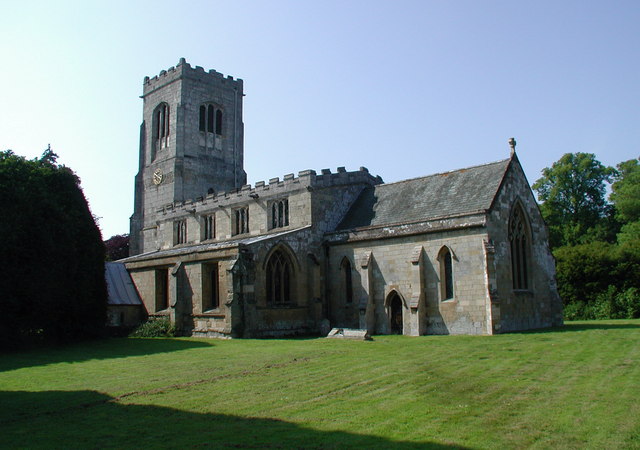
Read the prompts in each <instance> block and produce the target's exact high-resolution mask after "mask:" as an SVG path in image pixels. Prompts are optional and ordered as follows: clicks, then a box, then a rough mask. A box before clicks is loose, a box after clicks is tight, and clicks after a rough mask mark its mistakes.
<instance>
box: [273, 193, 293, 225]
mask: <svg viewBox="0 0 640 450" xmlns="http://www.w3.org/2000/svg"><path fill="white" fill-rule="evenodd" d="M288 225H289V200H287V199H286V198H285V199H283V200H276V201H274V202H273V203H271V228H282V227H286V226H288Z"/></svg>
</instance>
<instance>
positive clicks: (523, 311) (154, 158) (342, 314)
mask: <svg viewBox="0 0 640 450" xmlns="http://www.w3.org/2000/svg"><path fill="white" fill-rule="evenodd" d="M142 98H143V102H144V106H143V122H142V125H141V127H140V160H139V172H138V174H137V175H136V179H135V205H134V213H133V215H132V217H131V233H130V238H131V252H130V256H129V257H128V258H126V259H124V260H121V262H122V263H124V265H125V267H126V269H127V271H128V272H129V274H130V275H131V278H132V280H133V282H134V284H135V287H136V289H137V291H138V293H139V295H140V298H141V299H142V303H143V305H144V308H145V310H146V313H147V315H148V316H149V317H167V318H169V319H170V320H171V322H172V323H174V324H175V326H176V328H177V330H178V331H179V332H180V333H181V334H183V335H191V336H211V337H270V336H291V335H300V334H307V335H309V334H316V335H319V334H326V333H327V332H328V331H329V329H330V328H332V327H343V328H359V329H365V330H367V331H368V332H369V333H370V334H388V333H397V334H405V335H412V336H418V335H425V334H484V335H491V334H496V333H503V332H508V331H516V330H527V329H533V328H543V327H551V326H557V325H561V324H562V302H561V300H560V297H559V296H558V292H557V289H556V282H555V263H554V259H553V257H552V255H551V252H550V250H549V245H548V237H547V229H546V226H545V224H544V222H543V220H542V217H541V215H540V211H539V209H538V205H537V203H536V200H535V198H534V196H533V193H532V191H531V189H530V187H529V184H528V182H527V180H526V178H525V175H524V172H523V170H522V167H521V166H520V162H519V161H518V158H517V156H516V153H515V141H514V140H511V141H510V144H511V154H510V157H509V158H507V159H504V160H502V161H496V162H491V163H487V164H483V165H480V166H475V167H468V168H465V169H461V170H455V171H452V172H446V173H439V174H435V175H428V176H425V177H421V178H414V179H410V180H404V181H400V182H396V183H384V182H383V180H382V179H381V178H380V177H379V176H375V175H372V174H370V173H369V171H368V170H367V169H366V168H364V167H360V169H359V170H355V171H347V170H346V169H345V168H344V167H338V168H337V170H335V171H331V170H329V169H323V170H321V171H320V172H316V171H314V170H303V171H301V172H298V173H297V174H287V175H284V176H283V177H282V178H279V177H278V178H272V179H270V180H268V182H265V181H259V182H257V183H255V185H254V186H251V185H248V184H246V173H245V171H244V169H243V161H244V146H243V130H244V124H243V121H242V101H243V83H242V80H240V79H234V78H233V77H231V76H227V77H224V76H223V75H222V74H220V73H218V72H216V71H214V70H210V71H205V70H204V69H203V68H202V67H198V66H196V67H191V66H190V65H189V64H188V63H187V62H186V61H185V60H184V58H183V59H181V60H180V62H179V63H178V65H177V66H175V67H171V68H170V69H169V70H167V71H164V70H163V71H162V72H160V74H159V75H158V76H155V77H153V78H148V77H146V78H145V79H144V92H143V95H142Z"/></svg>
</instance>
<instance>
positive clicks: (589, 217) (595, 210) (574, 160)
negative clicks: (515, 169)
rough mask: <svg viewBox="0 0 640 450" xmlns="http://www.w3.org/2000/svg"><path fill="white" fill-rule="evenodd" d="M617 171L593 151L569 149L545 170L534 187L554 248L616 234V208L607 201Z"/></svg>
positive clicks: (602, 238)
mask: <svg viewBox="0 0 640 450" xmlns="http://www.w3.org/2000/svg"><path fill="white" fill-rule="evenodd" d="M614 174H615V169H613V168H611V167H608V166H604V165H603V164H602V163H601V162H600V161H598V160H597V159H596V158H595V155H594V154H592V153H567V154H565V155H563V156H562V158H560V159H559V160H558V161H556V162H555V163H553V165H552V166H551V167H547V168H545V169H544V170H543V171H542V175H543V176H542V177H541V178H540V179H538V180H537V181H536V182H535V183H534V185H533V189H534V190H535V191H536V192H537V194H538V199H539V200H540V201H541V202H542V204H541V205H540V209H541V211H542V215H543V217H544V219H545V220H546V222H547V225H548V226H549V233H550V244H551V246H552V248H556V247H559V246H561V245H567V244H568V245H574V244H578V243H584V242H589V241H593V240H609V239H611V237H612V236H614V235H615V230H614V229H615V223H614V221H613V210H612V208H611V206H610V205H609V204H608V203H607V201H606V183H608V182H611V180H612V177H613V175H614Z"/></svg>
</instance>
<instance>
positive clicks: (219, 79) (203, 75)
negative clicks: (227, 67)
mask: <svg viewBox="0 0 640 450" xmlns="http://www.w3.org/2000/svg"><path fill="white" fill-rule="evenodd" d="M183 78H189V79H191V80H196V81H198V82H202V83H205V84H216V85H220V84H222V85H228V86H229V87H230V88H232V89H236V90H239V91H240V92H242V85H243V82H242V79H241V78H233V77H232V76H231V75H227V76H226V77H225V76H224V74H222V73H220V72H218V71H216V70H213V69H211V70H209V71H206V70H205V69H204V68H202V67H201V66H195V67H191V65H190V64H189V63H188V62H187V61H186V60H185V59H184V58H180V61H179V62H178V64H177V65H175V66H171V67H169V68H168V69H167V70H161V71H160V73H159V74H158V75H156V76H154V77H152V78H150V77H144V81H143V94H142V97H143V98H144V97H145V96H147V95H149V94H151V93H152V92H155V91H157V90H158V89H161V88H163V87H165V86H167V85H168V84H171V83H173V82H175V81H177V80H180V79H183Z"/></svg>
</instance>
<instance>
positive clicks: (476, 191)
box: [337, 159, 511, 230]
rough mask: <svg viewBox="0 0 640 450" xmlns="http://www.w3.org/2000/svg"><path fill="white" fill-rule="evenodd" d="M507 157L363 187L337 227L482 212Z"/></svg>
mask: <svg viewBox="0 0 640 450" xmlns="http://www.w3.org/2000/svg"><path fill="white" fill-rule="evenodd" d="M510 161H511V160H510V159H505V160H502V161H497V162H494V163H489V164H484V165H481V166H475V167H469V168H466V169H460V170H455V171H452V172H445V173H439V174H435V175H429V176H426V177H421V178H413V179H410V180H404V181H399V182H397V183H389V184H381V185H377V186H372V187H370V188H367V189H365V190H364V191H363V192H362V193H361V194H360V196H359V197H358V199H357V200H356V201H355V202H354V204H353V206H352V207H351V209H350V210H349V212H348V213H347V215H346V216H345V218H344V219H343V221H342V222H341V223H340V225H339V226H338V228H337V229H338V230H349V229H353V228H360V227H370V226H383V225H391V224H396V223H401V222H409V223H410V222H418V221H422V220H430V219H436V218H446V217H452V216H459V215H464V214H471V213H474V212H478V211H484V210H487V209H489V208H490V207H491V203H492V202H493V199H494V197H495V195H496V193H497V191H498V188H499V187H500V183H501V182H502V178H503V177H504V174H505V172H506V170H507V168H508V166H509V162H510Z"/></svg>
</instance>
